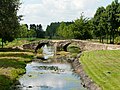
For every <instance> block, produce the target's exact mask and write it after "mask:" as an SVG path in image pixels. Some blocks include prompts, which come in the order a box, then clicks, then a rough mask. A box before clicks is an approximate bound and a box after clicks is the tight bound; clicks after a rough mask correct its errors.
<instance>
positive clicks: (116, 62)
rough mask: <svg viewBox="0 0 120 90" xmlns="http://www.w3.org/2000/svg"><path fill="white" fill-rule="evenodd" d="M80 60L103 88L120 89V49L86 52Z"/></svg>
mask: <svg viewBox="0 0 120 90" xmlns="http://www.w3.org/2000/svg"><path fill="white" fill-rule="evenodd" d="M80 60H81V63H82V65H83V68H84V70H85V72H86V73H87V74H88V75H89V76H90V78H92V80H93V81H94V82H95V83H97V84H98V85H99V86H100V87H101V88H102V89H103V90H120V81H119V80H120V50H112V51H110V50H105V51H102V50H101V51H91V52H84V53H83V55H82V56H81V59H80Z"/></svg>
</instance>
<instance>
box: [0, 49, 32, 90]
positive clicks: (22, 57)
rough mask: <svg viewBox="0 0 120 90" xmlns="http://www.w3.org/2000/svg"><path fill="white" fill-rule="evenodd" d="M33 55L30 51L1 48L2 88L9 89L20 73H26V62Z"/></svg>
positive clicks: (0, 83)
mask: <svg viewBox="0 0 120 90" xmlns="http://www.w3.org/2000/svg"><path fill="white" fill-rule="evenodd" d="M33 55H34V54H33V53H32V52H29V51H18V50H12V49H11V50H10V49H3V50H0V90H9V88H10V86H11V85H12V84H13V83H14V81H15V80H16V79H17V78H18V77H19V75H20V74H23V73H25V66H26V63H27V62H29V61H31V59H32V58H33Z"/></svg>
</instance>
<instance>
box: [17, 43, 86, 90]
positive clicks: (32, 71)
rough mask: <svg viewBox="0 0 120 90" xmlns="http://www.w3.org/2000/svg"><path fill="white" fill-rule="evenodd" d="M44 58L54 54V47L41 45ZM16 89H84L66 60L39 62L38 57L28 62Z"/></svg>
mask: <svg viewBox="0 0 120 90" xmlns="http://www.w3.org/2000/svg"><path fill="white" fill-rule="evenodd" d="M43 55H44V58H45V59H48V58H49V57H51V56H53V55H54V48H53V47H47V46H46V45H45V46H44V47H43ZM19 82H20V85H17V86H16V87H17V89H18V90H86V89H85V88H84V87H83V86H82V85H81V80H80V77H79V76H78V75H77V74H76V73H74V72H73V68H72V66H71V64H70V63H67V62H66V60H63V61H62V62H61V61H54V62H48V63H46V62H40V61H39V59H37V60H35V61H32V62H31V63H28V64H27V66H26V73H25V74H24V75H23V76H22V77H20V79H19Z"/></svg>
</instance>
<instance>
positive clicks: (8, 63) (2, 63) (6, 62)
mask: <svg viewBox="0 0 120 90" xmlns="http://www.w3.org/2000/svg"><path fill="white" fill-rule="evenodd" d="M25 66H26V64H25V62H23V61H17V60H16V59H7V58H6V59H0V67H3V68H8V67H13V68H16V69H17V68H23V69H24V68H25Z"/></svg>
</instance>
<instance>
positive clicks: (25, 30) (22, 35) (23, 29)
mask: <svg viewBox="0 0 120 90" xmlns="http://www.w3.org/2000/svg"><path fill="white" fill-rule="evenodd" d="M27 35H28V27H27V26H26V24H22V25H20V29H19V34H18V37H19V38H27Z"/></svg>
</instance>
